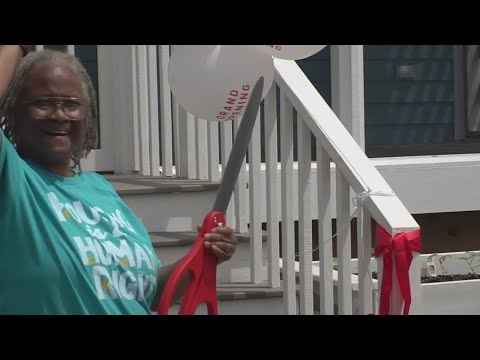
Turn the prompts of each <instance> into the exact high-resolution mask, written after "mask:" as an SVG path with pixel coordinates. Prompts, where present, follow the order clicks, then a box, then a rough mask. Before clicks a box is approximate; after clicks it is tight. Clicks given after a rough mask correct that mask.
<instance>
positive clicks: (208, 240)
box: [197, 225, 237, 264]
mask: <svg viewBox="0 0 480 360" xmlns="http://www.w3.org/2000/svg"><path fill="white" fill-rule="evenodd" d="M197 229H198V231H200V229H201V225H198V226H197ZM204 240H205V248H207V249H212V251H213V253H214V254H215V255H217V257H218V263H219V264H220V263H222V262H224V261H227V260H230V258H231V257H232V256H233V254H234V253H235V250H236V249H237V238H236V237H235V234H234V233H233V229H231V228H230V227H228V226H222V227H216V228H213V229H212V231H211V232H210V233H207V234H205V236H204Z"/></svg>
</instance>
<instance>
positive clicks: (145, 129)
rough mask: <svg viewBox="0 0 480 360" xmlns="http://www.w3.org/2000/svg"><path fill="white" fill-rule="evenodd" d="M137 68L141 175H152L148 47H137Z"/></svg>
mask: <svg viewBox="0 0 480 360" xmlns="http://www.w3.org/2000/svg"><path fill="white" fill-rule="evenodd" d="M135 53H136V54H135V55H136V60H137V63H136V66H137V104H138V106H137V111H138V135H139V136H138V137H139V143H138V144H139V154H140V174H142V175H150V151H149V148H150V136H149V133H150V131H149V122H148V110H149V101H148V80H147V76H148V75H147V46H146V45H135Z"/></svg>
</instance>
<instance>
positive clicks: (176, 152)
mask: <svg viewBox="0 0 480 360" xmlns="http://www.w3.org/2000/svg"><path fill="white" fill-rule="evenodd" d="M172 127H173V129H172V130H173V142H174V146H173V158H174V162H175V174H176V176H177V177H181V175H180V174H181V169H182V159H181V156H180V153H181V151H180V105H178V103H177V101H176V100H175V96H173V95H172Z"/></svg>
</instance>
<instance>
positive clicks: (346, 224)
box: [336, 173, 352, 315]
mask: <svg viewBox="0 0 480 360" xmlns="http://www.w3.org/2000/svg"><path fill="white" fill-rule="evenodd" d="M336 183H337V193H336V196H337V236H336V240H337V260H338V313H339V314H340V315H351V314H352V290H351V289H352V283H351V274H352V271H351V268H350V260H351V258H352V246H351V227H350V220H351V215H350V214H351V212H350V204H351V202H350V201H351V199H350V185H349V184H348V182H347V180H346V179H345V177H344V176H343V175H342V174H341V173H337V174H336Z"/></svg>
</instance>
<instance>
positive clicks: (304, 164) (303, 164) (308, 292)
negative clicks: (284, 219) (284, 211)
mask: <svg viewBox="0 0 480 360" xmlns="http://www.w3.org/2000/svg"><path fill="white" fill-rule="evenodd" d="M297 138H298V141H297V144H298V201H299V205H298V211H299V213H298V219H299V222H298V237H299V253H300V254H299V262H300V274H299V275H300V289H301V291H300V314H301V315H313V277H312V258H313V256H312V250H313V249H312V214H311V204H310V201H311V191H310V173H311V167H312V164H311V163H312V146H311V133H310V130H309V129H308V127H307V126H306V125H305V123H304V122H303V119H302V118H300V117H298V118H297Z"/></svg>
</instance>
